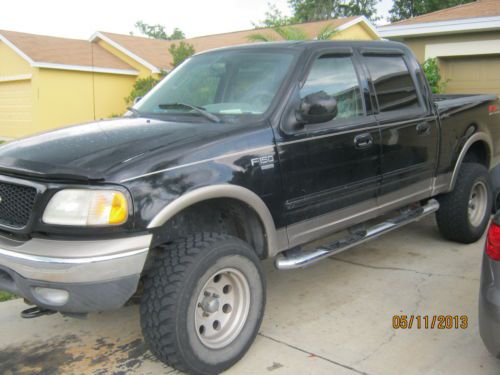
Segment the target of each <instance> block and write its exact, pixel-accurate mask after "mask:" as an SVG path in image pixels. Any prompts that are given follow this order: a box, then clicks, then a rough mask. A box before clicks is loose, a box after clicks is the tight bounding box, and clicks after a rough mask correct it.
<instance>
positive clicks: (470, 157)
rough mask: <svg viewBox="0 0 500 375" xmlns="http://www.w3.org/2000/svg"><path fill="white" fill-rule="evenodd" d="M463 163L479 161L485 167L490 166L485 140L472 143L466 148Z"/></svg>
mask: <svg viewBox="0 0 500 375" xmlns="http://www.w3.org/2000/svg"><path fill="white" fill-rule="evenodd" d="M463 162H464V163H479V164H482V165H484V166H485V167H486V168H489V167H490V151H489V149H488V145H487V144H486V143H485V142H482V141H477V142H475V143H473V144H472V145H471V146H470V147H469V149H468V150H467V152H466V154H465V157H464V160H463Z"/></svg>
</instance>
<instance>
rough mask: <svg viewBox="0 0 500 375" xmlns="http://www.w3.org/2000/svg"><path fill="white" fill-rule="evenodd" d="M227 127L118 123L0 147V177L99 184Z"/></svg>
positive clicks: (97, 124) (71, 129) (44, 135)
mask: <svg viewBox="0 0 500 375" xmlns="http://www.w3.org/2000/svg"><path fill="white" fill-rule="evenodd" d="M224 128H225V129H226V131H227V125H226V127H224V125H223V124H211V123H186V122H183V123H177V122H170V121H161V120H156V119H145V118H121V119H116V120H106V121H99V122H95V123H89V124H84V125H78V126H72V127H67V128H63V129H59V130H55V131H51V132H47V133H42V134H39V135H35V136H32V137H28V138H23V139H20V140H17V141H13V142H9V143H7V144H5V145H3V146H0V172H2V171H3V172H7V173H14V174H22V175H29V176H34V177H43V178H57V179H71V180H87V181H99V180H105V179H107V177H108V175H109V171H110V170H116V169H117V167H120V166H123V167H124V168H125V167H126V165H127V163H129V162H131V161H133V160H134V159H136V158H138V157H141V156H145V155H146V154H148V153H149V152H151V151H153V150H155V151H160V152H161V149H168V150H169V153H170V151H172V150H174V149H186V147H189V146H191V145H193V144H199V143H200V142H207V141H209V140H210V139H211V138H213V137H218V136H220V134H221V133H222V132H224V130H225V129H224Z"/></svg>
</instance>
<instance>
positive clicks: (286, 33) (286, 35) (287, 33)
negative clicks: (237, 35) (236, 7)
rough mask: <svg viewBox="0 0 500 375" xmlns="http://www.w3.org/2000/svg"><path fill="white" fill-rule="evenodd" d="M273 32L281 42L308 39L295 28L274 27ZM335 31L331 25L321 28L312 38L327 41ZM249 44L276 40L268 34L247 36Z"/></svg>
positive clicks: (300, 30)
mask: <svg viewBox="0 0 500 375" xmlns="http://www.w3.org/2000/svg"><path fill="white" fill-rule="evenodd" d="M273 30H274V31H275V33H276V34H278V36H279V37H280V38H281V39H282V40H307V39H310V38H309V36H308V35H307V34H306V33H305V31H304V30H302V29H300V28H298V27H295V26H283V27H274V28H273ZM336 32H337V31H336V30H335V29H334V28H333V27H332V26H331V25H326V26H325V27H323V28H322V29H321V30H320V31H319V33H318V34H317V35H316V36H315V37H314V39H316V40H328V39H331V38H332V36H333V35H335V34H336ZM248 40H249V41H251V42H273V41H276V40H277V38H276V36H275V35H271V34H269V33H255V34H251V35H249V36H248Z"/></svg>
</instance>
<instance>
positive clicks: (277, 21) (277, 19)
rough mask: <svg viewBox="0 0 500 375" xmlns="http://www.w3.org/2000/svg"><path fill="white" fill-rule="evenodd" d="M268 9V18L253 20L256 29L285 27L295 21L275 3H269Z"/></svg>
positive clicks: (266, 14)
mask: <svg viewBox="0 0 500 375" xmlns="http://www.w3.org/2000/svg"><path fill="white" fill-rule="evenodd" d="M267 6H268V8H269V9H268V10H267V12H266V13H265V16H266V18H265V19H263V20H262V21H258V22H252V23H253V26H254V27H255V28H256V29H261V28H270V27H283V26H286V25H289V24H291V23H293V19H292V18H291V17H287V16H285V15H284V14H283V13H282V12H281V11H280V10H279V9H278V8H277V7H276V5H274V4H271V3H267Z"/></svg>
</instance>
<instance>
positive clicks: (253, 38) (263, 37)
mask: <svg viewBox="0 0 500 375" xmlns="http://www.w3.org/2000/svg"><path fill="white" fill-rule="evenodd" d="M247 39H248V40H249V41H250V42H273V41H275V40H276V38H274V37H273V36H272V35H268V34H260V33H256V34H251V35H249V36H248V37H247Z"/></svg>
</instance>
